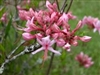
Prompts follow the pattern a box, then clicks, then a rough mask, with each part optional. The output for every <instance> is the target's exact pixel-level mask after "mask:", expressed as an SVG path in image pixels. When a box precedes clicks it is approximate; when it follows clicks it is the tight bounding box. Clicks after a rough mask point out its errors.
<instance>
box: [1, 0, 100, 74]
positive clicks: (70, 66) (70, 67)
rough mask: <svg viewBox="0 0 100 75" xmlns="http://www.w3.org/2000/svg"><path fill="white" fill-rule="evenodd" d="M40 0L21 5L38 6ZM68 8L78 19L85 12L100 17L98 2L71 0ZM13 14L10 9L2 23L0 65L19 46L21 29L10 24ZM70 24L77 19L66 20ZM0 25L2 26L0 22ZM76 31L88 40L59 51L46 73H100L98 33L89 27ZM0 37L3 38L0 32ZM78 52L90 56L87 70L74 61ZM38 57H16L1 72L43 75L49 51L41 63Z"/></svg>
mask: <svg viewBox="0 0 100 75" xmlns="http://www.w3.org/2000/svg"><path fill="white" fill-rule="evenodd" d="M40 1H42V0H31V4H30V5H26V6H25V7H26V8H27V9H29V8H30V7H31V6H32V7H33V8H38V5H39V3H40ZM59 1H60V3H63V0H59ZM1 3H2V4H3V0H0V4H1ZM60 7H61V6H60ZM9 8H10V7H9ZM5 11H6V10H5V7H2V8H0V17H1V16H2V15H3V13H4V12H5ZM70 11H72V13H73V14H75V15H76V16H78V19H82V18H83V17H84V16H85V15H86V16H88V15H91V16H93V17H98V18H99V19H100V1H99V0H74V2H73V5H72V7H71V9H70ZM7 12H8V11H7ZM14 12H15V11H14ZM8 14H9V12H8ZM14 16H15V15H14V14H13V12H12V17H11V18H10V19H8V20H9V21H8V23H7V25H6V26H5V31H4V32H3V33H4V34H5V35H4V38H3V41H2V42H1V43H0V64H1V63H2V62H3V61H4V59H6V58H5V57H6V56H7V55H8V54H9V53H10V52H11V51H12V50H13V49H15V48H16V47H17V46H18V45H19V43H20V41H21V40H22V38H20V37H21V34H19V33H21V32H20V31H16V29H15V28H14V27H13V25H12V18H13V17H14ZM25 23H26V22H25V21H20V20H19V22H18V24H19V26H23V27H25V26H24V25H25ZM70 24H71V25H72V29H73V28H75V27H76V24H77V22H73V21H70ZM0 27H1V28H3V26H2V25H1V23H0ZM1 28H0V29H1ZM0 32H1V30H0ZM77 34H78V35H80V36H83V35H85V34H88V35H90V36H92V40H91V41H90V42H89V43H81V42H79V45H78V46H77V47H72V48H71V49H72V51H71V52H66V51H65V50H63V51H62V55H61V56H56V55H55V58H54V61H53V66H52V68H51V72H50V75H100V56H99V55H100V35H99V34H98V32H96V33H93V31H92V30H87V27H84V28H83V29H82V30H80V31H79V32H78V33H77ZM0 36H2V37H3V35H1V34H0ZM32 42H33V41H32ZM24 47H25V46H22V47H20V48H19V49H18V51H17V52H16V53H15V54H14V55H16V54H17V53H19V52H21V51H22V50H23V49H24ZM80 51H83V52H84V53H86V54H88V55H89V56H91V57H92V58H93V61H94V65H93V66H92V67H90V68H88V69H86V68H83V67H82V66H80V65H78V62H76V61H75V60H74V58H75V56H76V55H77V54H78V53H80ZM42 56H43V53H38V54H36V55H34V56H31V55H30V54H25V55H23V56H20V57H19V58H17V59H16V60H14V61H12V62H10V63H9V64H7V65H5V70H4V73H3V74H2V75H45V73H46V71H47V68H48V65H49V62H50V57H51V54H49V56H48V60H47V61H45V62H44V65H43V66H42V63H41V60H42ZM41 66H42V67H41Z"/></svg>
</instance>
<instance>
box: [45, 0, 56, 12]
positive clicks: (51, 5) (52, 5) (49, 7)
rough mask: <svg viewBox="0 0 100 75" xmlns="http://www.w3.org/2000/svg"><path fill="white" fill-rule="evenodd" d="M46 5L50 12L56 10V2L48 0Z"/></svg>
mask: <svg viewBox="0 0 100 75" xmlns="http://www.w3.org/2000/svg"><path fill="white" fill-rule="evenodd" d="M46 7H47V8H48V9H49V11H50V12H51V13H52V12H53V11H57V4H56V3H53V4H51V3H50V2H49V1H48V0H47V1H46Z"/></svg>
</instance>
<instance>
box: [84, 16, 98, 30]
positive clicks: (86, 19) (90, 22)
mask: <svg viewBox="0 0 100 75" xmlns="http://www.w3.org/2000/svg"><path fill="white" fill-rule="evenodd" d="M97 21H98V18H93V17H91V16H88V17H87V16H85V17H84V18H83V20H82V24H83V25H84V24H87V25H88V26H89V27H90V28H94V23H96V22H97Z"/></svg>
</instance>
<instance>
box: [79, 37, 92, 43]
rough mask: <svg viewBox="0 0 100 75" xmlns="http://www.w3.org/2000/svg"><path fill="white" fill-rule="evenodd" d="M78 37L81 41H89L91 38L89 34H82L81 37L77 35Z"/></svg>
mask: <svg viewBox="0 0 100 75" xmlns="http://www.w3.org/2000/svg"><path fill="white" fill-rule="evenodd" d="M79 39H80V40H81V41H83V42H89V41H90V40H91V37H90V36H83V37H79Z"/></svg>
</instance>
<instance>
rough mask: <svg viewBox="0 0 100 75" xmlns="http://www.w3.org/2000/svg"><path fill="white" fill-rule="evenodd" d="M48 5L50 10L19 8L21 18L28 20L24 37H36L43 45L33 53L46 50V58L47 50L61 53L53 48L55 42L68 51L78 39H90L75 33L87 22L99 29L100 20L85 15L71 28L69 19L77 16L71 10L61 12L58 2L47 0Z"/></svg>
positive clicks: (45, 55) (30, 38) (86, 40)
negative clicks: (58, 8)
mask: <svg viewBox="0 0 100 75" xmlns="http://www.w3.org/2000/svg"><path fill="white" fill-rule="evenodd" d="M46 7H47V8H48V10H37V11H34V10H33V9H32V8H30V9H29V11H26V10H23V9H22V8H19V17H20V19H22V20H25V21H27V23H26V27H25V28H23V29H22V30H23V31H24V33H23V34H22V36H23V38H24V39H25V40H27V41H28V40H33V39H36V40H37V42H38V43H39V44H40V45H41V46H42V47H41V48H39V49H37V50H36V51H34V52H32V54H36V53H38V52H40V51H42V50H44V51H45V52H44V59H46V57H47V52H48V50H49V51H51V52H53V53H56V54H59V55H60V52H59V51H57V50H54V49H53V48H52V46H53V44H57V46H58V47H62V48H64V49H66V50H67V51H70V50H71V46H77V45H78V40H81V41H82V42H88V41H90V39H91V37H90V36H78V35H75V33H76V32H77V31H78V30H79V29H80V28H82V27H83V26H84V25H85V24H88V25H91V26H92V25H93V24H94V26H93V27H94V28H95V30H99V29H98V24H99V21H98V22H95V21H97V19H94V18H93V19H92V18H91V17H84V18H83V20H82V21H81V20H80V21H79V22H78V24H77V26H76V28H74V29H73V30H71V29H70V24H69V23H68V22H69V20H74V19H76V16H74V15H72V13H71V12H68V13H64V12H63V13H60V12H59V11H58V10H57V5H56V3H53V4H51V3H50V2H49V1H48V0H47V1H46ZM92 22H93V23H92ZM82 58H83V57H82ZM77 60H78V58H77ZM82 62H83V60H82Z"/></svg>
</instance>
